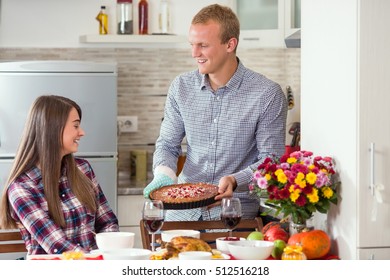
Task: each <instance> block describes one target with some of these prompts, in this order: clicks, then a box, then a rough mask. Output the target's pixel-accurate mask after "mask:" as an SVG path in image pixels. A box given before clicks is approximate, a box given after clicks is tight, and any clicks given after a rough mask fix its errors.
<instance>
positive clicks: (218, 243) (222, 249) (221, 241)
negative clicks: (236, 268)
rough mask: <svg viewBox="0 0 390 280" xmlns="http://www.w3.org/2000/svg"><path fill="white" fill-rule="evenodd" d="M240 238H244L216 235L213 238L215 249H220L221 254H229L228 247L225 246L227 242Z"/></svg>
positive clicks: (240, 238)
mask: <svg viewBox="0 0 390 280" xmlns="http://www.w3.org/2000/svg"><path fill="white" fill-rule="evenodd" d="M240 240H245V238H243V237H218V238H217V239H215V244H216V247H217V250H218V251H220V252H221V253H223V254H229V253H230V251H229V248H228V246H227V244H228V243H231V242H237V241H240Z"/></svg>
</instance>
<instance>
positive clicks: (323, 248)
mask: <svg viewBox="0 0 390 280" xmlns="http://www.w3.org/2000/svg"><path fill="white" fill-rule="evenodd" d="M287 244H288V245H296V244H300V245H301V246H302V250H303V253H304V254H305V255H306V257H307V259H309V260H312V259H319V258H322V257H323V256H325V255H326V254H328V253H329V250H330V245H331V244H330V237H329V235H328V234H327V233H326V232H325V231H323V230H319V229H317V230H311V231H307V232H300V233H295V234H293V235H291V236H290V238H289V239H288V242H287Z"/></svg>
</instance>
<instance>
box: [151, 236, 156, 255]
mask: <svg viewBox="0 0 390 280" xmlns="http://www.w3.org/2000/svg"><path fill="white" fill-rule="evenodd" d="M155 238H156V237H155V235H154V233H152V252H154V251H155V247H154V244H155Z"/></svg>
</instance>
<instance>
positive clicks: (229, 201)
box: [221, 197, 242, 237]
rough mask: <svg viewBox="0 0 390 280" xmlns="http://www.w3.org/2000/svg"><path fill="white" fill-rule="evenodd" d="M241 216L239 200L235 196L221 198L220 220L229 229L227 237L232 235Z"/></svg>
mask: <svg viewBox="0 0 390 280" xmlns="http://www.w3.org/2000/svg"><path fill="white" fill-rule="evenodd" d="M241 217H242V211H241V202H240V200H239V199H238V198H236V197H225V198H223V199H222V212H221V220H222V222H223V224H224V225H225V227H226V228H227V229H228V230H229V237H232V236H233V229H235V228H236V227H237V225H238V224H239V223H240V221H241Z"/></svg>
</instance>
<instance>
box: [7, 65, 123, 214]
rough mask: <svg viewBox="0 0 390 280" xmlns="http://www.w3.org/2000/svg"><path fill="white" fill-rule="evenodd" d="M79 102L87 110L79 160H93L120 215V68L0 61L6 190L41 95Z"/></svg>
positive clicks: (101, 183) (83, 109)
mask: <svg viewBox="0 0 390 280" xmlns="http://www.w3.org/2000/svg"><path fill="white" fill-rule="evenodd" d="M44 94H54V95H62V96H66V97H69V98H71V99H73V100H74V101H76V102H77V103H78V104H79V105H80V106H81V109H82V111H83V116H82V120H81V127H82V128H83V129H84V130H85V136H84V137H82V138H81V141H80V146H79V151H78V152H77V153H76V154H75V155H76V156H79V157H82V158H85V159H87V160H88V161H89V162H90V163H91V165H92V167H93V169H94V171H95V174H96V176H97V179H98V181H99V183H100V186H101V187H102V189H103V192H104V193H105V195H106V197H107V199H108V201H109V203H110V206H111V207H112V209H113V211H114V212H115V213H117V125H116V119H117V66H116V64H115V63H97V62H82V61H18V62H0V190H1V192H2V190H3V188H4V184H5V181H6V180H7V177H8V173H9V171H10V168H11V165H12V162H13V160H14V156H15V152H16V149H17V146H18V144H19V140H20V138H21V135H22V131H23V128H24V123H25V121H26V117H27V114H28V110H29V108H30V106H31V105H32V103H33V101H34V100H35V99H36V98H37V97H38V96H40V95H44Z"/></svg>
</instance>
